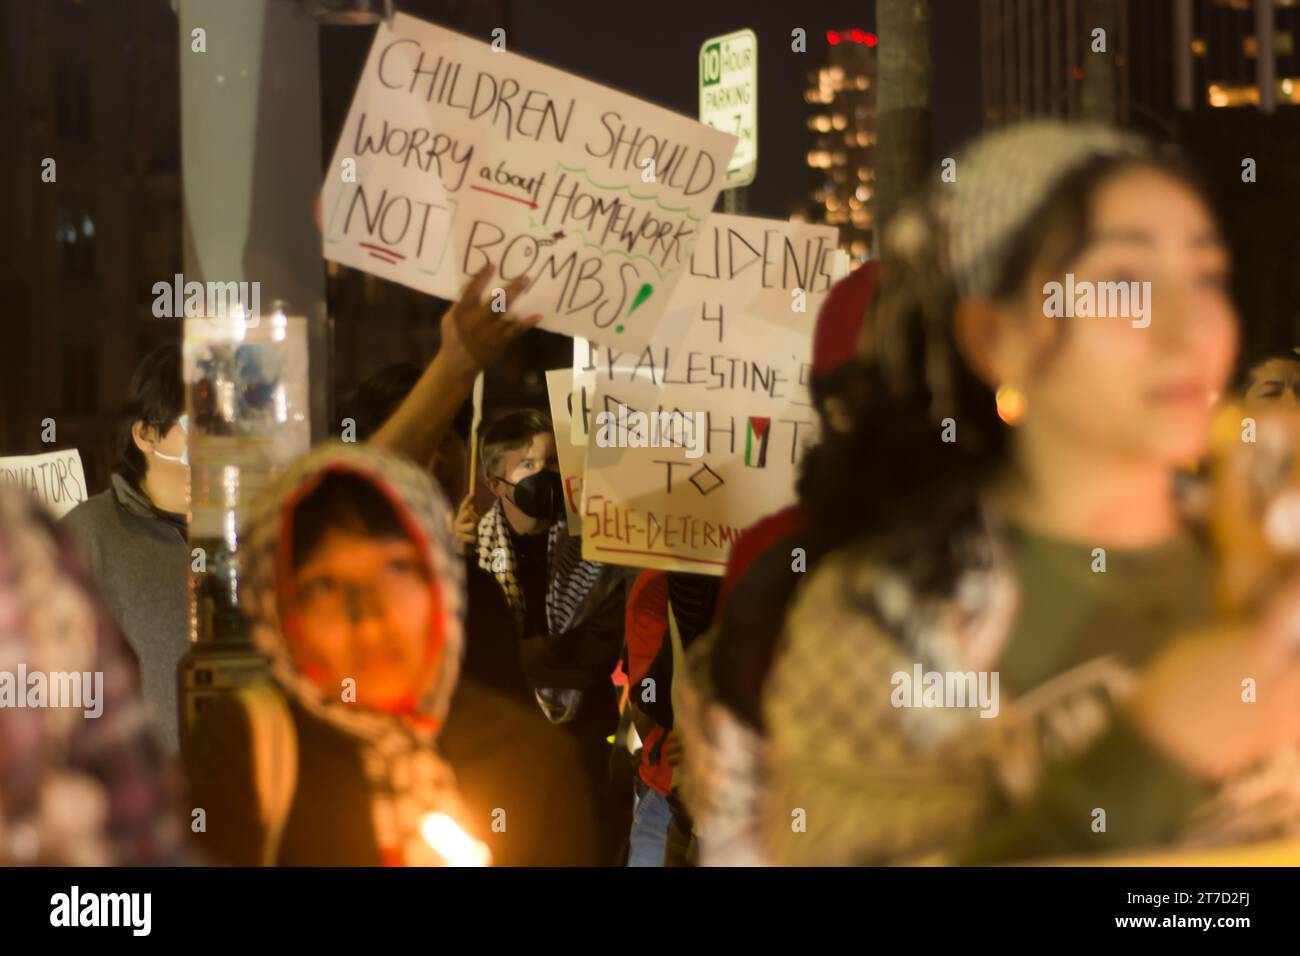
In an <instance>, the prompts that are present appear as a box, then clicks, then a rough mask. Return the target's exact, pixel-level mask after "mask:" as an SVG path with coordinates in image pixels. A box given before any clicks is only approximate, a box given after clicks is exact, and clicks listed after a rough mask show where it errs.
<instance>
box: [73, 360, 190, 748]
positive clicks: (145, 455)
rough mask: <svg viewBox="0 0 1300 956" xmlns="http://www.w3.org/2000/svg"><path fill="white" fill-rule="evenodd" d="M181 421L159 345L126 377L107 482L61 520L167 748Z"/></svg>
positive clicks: (177, 632) (182, 641)
mask: <svg viewBox="0 0 1300 956" xmlns="http://www.w3.org/2000/svg"><path fill="white" fill-rule="evenodd" d="M186 427H187V422H186V420H185V396H184V391H183V386H182V384H181V354H180V347H179V346H177V345H170V344H169V345H162V346H159V347H158V348H157V349H155V350H154V351H152V352H150V353H149V354H148V355H147V356H145V358H144V360H143V361H142V362H141V363H140V364H139V366H137V368H136V370H135V373H134V374H133V375H132V376H131V383H130V386H129V388H128V391H127V398H126V401H125V403H124V404H123V406H122V409H121V412H120V414H119V416H118V436H117V463H116V465H115V466H114V469H113V474H112V478H111V484H110V487H109V488H108V489H107V490H106V491H103V492H100V493H99V494H97V495H93V496H92V497H91V498H89V499H88V500H87V501H84V502H82V503H81V504H80V505H78V506H77V507H76V508H74V509H72V511H70V512H68V514H67V515H66V516H65V517H64V519H63V523H64V525H65V527H67V528H68V530H69V531H70V532H71V533H72V535H73V537H74V538H75V539H76V540H77V541H78V543H79V544H80V545H81V547H82V550H83V551H84V552H85V554H86V558H87V560H88V562H89V565H90V571H91V574H92V576H93V577H94V579H95V583H96V584H97V585H98V586H99V590H100V593H101V594H102V595H103V597H104V602H105V604H107V605H108V609H109V611H110V612H112V614H113V616H114V618H116V619H117V622H118V624H119V625H120V626H121V628H122V632H123V633H124V634H125V635H126V639H127V641H128V642H129V643H130V644H131V647H132V648H133V649H134V650H135V653H136V656H137V657H138V658H139V660H140V677H141V683H142V685H143V690H144V699H145V703H146V704H147V706H148V708H149V715H150V718H151V720H152V722H153V724H154V726H155V727H156V728H157V731H158V734H159V736H160V737H161V739H162V740H163V742H164V744H165V745H166V746H167V748H168V749H169V750H170V751H171V752H173V753H174V752H175V751H176V749H177V747H178V745H179V744H178V742H179V723H180V711H179V706H178V703H177V695H178V677H177V666H178V665H179V664H180V660H181V658H182V657H183V656H184V655H185V653H186V652H187V651H188V650H189V646H190V627H189V591H188V588H187V579H186V575H187V573H188V569H189V563H190V549H189V543H188V529H187V522H188V511H189V481H190V469H189V458H188V456H187V454H186V448H187V435H186Z"/></svg>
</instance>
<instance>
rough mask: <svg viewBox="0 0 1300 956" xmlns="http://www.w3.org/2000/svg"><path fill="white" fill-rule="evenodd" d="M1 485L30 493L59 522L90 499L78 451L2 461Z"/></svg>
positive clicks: (0, 465)
mask: <svg viewBox="0 0 1300 956" xmlns="http://www.w3.org/2000/svg"><path fill="white" fill-rule="evenodd" d="M0 485H17V486H18V487H20V488H25V489H27V490H28V491H30V492H31V493H32V494H34V495H35V496H36V497H37V498H39V499H40V501H41V503H42V504H44V505H45V506H46V507H47V508H49V509H50V511H51V512H52V513H53V515H54V517H56V518H62V517H63V516H64V515H65V514H67V513H68V512H69V511H71V510H72V509H73V508H75V507H76V506H77V505H79V504H81V502H83V501H85V500H86V498H87V493H86V473H85V471H84V470H83V469H82V467H81V453H80V452H79V451H77V449H75V448H65V449H63V450H62V451H47V452H45V453H44V454H43V455H16V456H13V457H10V458H0Z"/></svg>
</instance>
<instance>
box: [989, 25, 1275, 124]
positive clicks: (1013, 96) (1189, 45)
mask: <svg viewBox="0 0 1300 956" xmlns="http://www.w3.org/2000/svg"><path fill="white" fill-rule="evenodd" d="M1099 30H1100V31H1103V32H1102V33H1100V34H1099V33H1098V32H1097V31H1099ZM1298 31H1300V5H1298V3H1297V0H1160V2H1149V0H981V5H980V43H981V47H982V50H981V53H982V57H981V59H982V68H983V95H984V120H985V123H986V124H988V125H999V124H1002V123H1009V122H1014V121H1016V120H1019V119H1024V118H1026V117H1030V116H1059V117H1064V118H1082V117H1097V118H1111V119H1113V120H1115V121H1116V122H1119V123H1121V124H1124V125H1130V124H1132V125H1156V126H1163V125H1167V124H1168V122H1169V120H1171V119H1172V117H1173V116H1174V115H1175V114H1176V113H1177V112H1179V111H1182V112H1196V111H1199V110H1202V109H1211V108H1218V107H1233V106H1247V105H1251V106H1259V107H1260V108H1262V109H1263V110H1265V111H1266V112H1271V111H1272V110H1273V109H1274V108H1276V107H1277V106H1279V105H1290V104H1300V58H1298V57H1297V50H1296V44H1295V37H1296V35H1297V32H1298Z"/></svg>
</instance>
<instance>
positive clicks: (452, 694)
mask: <svg viewBox="0 0 1300 956" xmlns="http://www.w3.org/2000/svg"><path fill="white" fill-rule="evenodd" d="M448 513H449V509H448V506H447V504H446V501H445V499H444V498H443V496H442V495H441V494H440V493H439V492H438V490H437V489H436V488H435V487H434V485H433V483H432V482H431V481H430V479H429V477H428V475H427V474H426V473H424V472H423V471H422V470H421V469H419V468H417V467H416V466H415V465H414V464H413V463H411V462H409V461H407V460H405V459H402V458H400V457H398V456H395V455H392V454H388V453H385V452H381V451H379V450H377V449H374V448H371V447H368V446H365V445H354V444H342V443H332V444H330V445H325V446H321V447H319V448H317V449H315V450H313V451H312V452H311V453H309V454H308V455H307V456H306V457H305V458H303V459H302V460H300V461H299V462H297V463H296V464H294V465H293V466H291V467H290V469H289V470H288V471H287V472H286V473H285V474H284V475H283V476H282V477H281V479H279V481H278V482H277V484H276V486H275V487H274V488H273V489H272V490H271V491H270V492H268V493H267V495H266V496H265V497H264V498H263V499H262V500H261V501H260V502H259V505H258V508H257V510H256V512H255V514H254V515H253V517H252V518H251V519H250V521H249V524H248V527H247V528H245V529H244V535H243V536H244V539H245V541H246V545H245V547H246V549H247V560H248V572H247V576H246V578H245V582H244V587H245V589H246V592H247V594H248V595H249V607H250V608H251V612H252V618H253V620H252V629H253V638H254V642H255V644H256V645H257V647H258V648H259V650H261V651H262V652H263V653H265V654H266V656H267V657H268V658H269V660H270V662H271V681H270V682H269V683H267V684H261V685H254V686H252V687H248V688H244V689H242V690H241V691H239V692H237V693H235V694H230V695H226V696H223V697H218V698H215V699H214V700H212V701H210V702H209V703H208V705H207V706H206V707H205V708H204V710H203V711H202V712H201V713H200V715H199V717H198V720H197V721H196V723H195V726H194V729H193V731H192V733H191V734H190V735H189V737H188V738H187V740H186V742H185V757H186V764H187V766H188V767H189V770H190V777H191V781H192V787H193V791H194V799H195V802H196V805H198V806H202V807H203V808H204V809H205V811H206V820H207V826H206V830H205V831H204V832H203V834H202V835H201V837H200V840H201V842H202V844H203V846H204V847H205V848H206V849H207V851H208V852H209V853H210V854H211V855H212V856H213V857H214V858H215V859H217V860H219V861H222V862H227V863H232V864H239V865H258V864H266V865H281V866H299V865H307V866H311V865H323V866H328V865H345V866H380V865H385V866H419V865H441V864H446V863H452V864H461V865H466V864H483V863H486V862H489V860H490V861H491V862H492V863H495V864H497V865H564V864H586V863H591V862H594V859H595V858H594V854H593V853H592V846H593V843H592V830H591V817H590V811H589V808H588V805H587V804H586V798H585V793H584V792H583V791H582V788H581V787H580V786H579V785H577V784H576V783H575V779H576V778H578V777H579V776H580V774H581V771H580V769H579V767H580V764H579V761H578V757H577V754H576V752H575V749H574V748H573V746H572V744H570V743H569V742H568V741H567V740H565V739H564V737H563V736H562V735H558V734H556V733H554V731H553V730H552V728H551V727H549V726H548V725H547V724H546V721H545V720H544V719H542V717H541V715H540V714H537V713H536V712H535V710H526V709H524V708H521V707H519V706H518V705H516V704H514V703H513V702H511V701H509V700H506V699H504V698H503V697H501V696H500V695H497V694H491V693H486V692H484V691H482V690H480V689H478V688H476V687H473V686H471V685H468V684H465V683H464V682H461V681H460V679H459V677H460V670H461V652H462V643H463V642H462V633H463V630H462V615H463V601H464V593H463V578H462V565H461V561H460V558H459V556H458V555H457V554H456V553H455V551H454V550H453V549H452V547H451V533H450V525H449V523H448V520H447V519H448ZM484 850H486V851H487V852H486V853H485V852H483V851H484ZM489 854H490V856H489Z"/></svg>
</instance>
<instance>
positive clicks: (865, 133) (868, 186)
mask: <svg viewBox="0 0 1300 956" xmlns="http://www.w3.org/2000/svg"><path fill="white" fill-rule="evenodd" d="M827 40H828V41H829V42H828V46H827V49H828V54H827V58H826V61H825V62H824V63H823V65H822V66H820V67H818V68H817V69H815V70H812V71H810V72H809V73H808V76H807V79H808V86H807V87H806V88H805V90H804V100H805V102H807V103H808V106H809V110H808V119H807V124H808V129H809V130H810V132H811V134H812V135H811V143H810V146H809V149H808V157H807V163H808V167H809V169H810V171H811V177H810V178H811V180H812V182H811V189H810V196H809V201H808V202H807V203H805V204H801V205H800V206H799V207H797V208H796V209H794V210H792V212H793V213H794V215H795V217H796V218H804V219H807V220H809V221H813V222H824V223H827V224H828V225H832V226H836V227H838V228H839V230H840V247H841V248H842V249H844V250H845V251H846V252H847V253H848V254H849V256H850V257H851V258H852V260H853V261H854V262H855V263H857V262H862V261H864V260H865V259H866V258H867V255H868V254H869V252H870V250H871V238H872V227H873V225H874V219H873V207H874V204H873V202H872V196H873V195H874V192H875V178H876V172H875V161H874V157H875V147H876V90H875V83H876V52H875V47H876V42H877V41H876V36H875V34H872V33H866V32H864V31H862V30H857V29H850V30H838V31H831V32H830V33H828V34H827Z"/></svg>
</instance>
